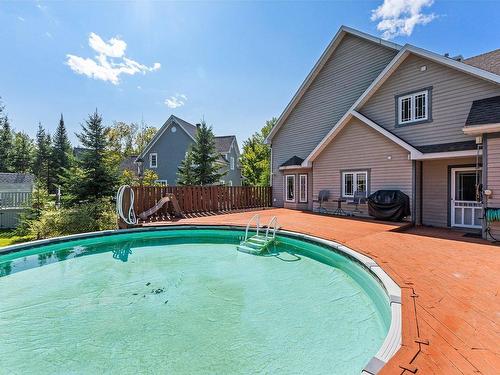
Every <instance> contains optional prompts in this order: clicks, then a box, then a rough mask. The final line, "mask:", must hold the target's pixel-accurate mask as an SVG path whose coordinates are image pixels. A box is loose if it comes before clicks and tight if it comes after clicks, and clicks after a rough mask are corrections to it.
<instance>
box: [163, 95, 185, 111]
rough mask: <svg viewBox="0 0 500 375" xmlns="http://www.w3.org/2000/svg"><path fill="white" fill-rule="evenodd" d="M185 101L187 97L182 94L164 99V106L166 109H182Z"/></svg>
mask: <svg viewBox="0 0 500 375" xmlns="http://www.w3.org/2000/svg"><path fill="white" fill-rule="evenodd" d="M186 101H187V96H186V95H184V94H175V95H173V96H171V97H170V98H167V99H165V105H166V106H167V107H168V108H172V109H174V108H178V107H182V106H183V105H184V104H186Z"/></svg>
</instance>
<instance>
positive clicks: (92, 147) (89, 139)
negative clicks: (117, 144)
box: [71, 110, 118, 201]
mask: <svg viewBox="0 0 500 375" xmlns="http://www.w3.org/2000/svg"><path fill="white" fill-rule="evenodd" d="M77 137H78V139H79V140H80V142H81V144H82V146H83V147H85V148H86V152H84V153H83V156H82V160H81V161H80V168H81V169H82V171H83V175H84V178H83V179H82V180H81V181H80V183H79V186H75V184H73V186H72V187H71V192H72V193H73V195H74V196H75V197H76V198H77V199H78V200H80V201H85V200H90V201H92V200H96V199H99V198H101V197H112V196H113V195H114V193H115V188H116V186H117V184H118V170H117V165H116V164H113V163H112V162H111V161H110V158H109V153H108V149H107V147H108V144H109V143H108V137H107V128H106V127H105V126H104V125H103V123H102V117H101V115H99V113H97V110H96V111H95V112H94V113H92V114H90V115H89V118H88V119H87V120H86V121H85V124H82V132H81V133H79V134H77Z"/></svg>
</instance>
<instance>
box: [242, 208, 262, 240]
mask: <svg viewBox="0 0 500 375" xmlns="http://www.w3.org/2000/svg"><path fill="white" fill-rule="evenodd" d="M255 218H257V220H255V222H256V224H257V236H258V235H259V221H260V215H259V214H255V215H253V216H252V218H251V219H250V220H248V223H247V227H246V229H245V241H246V240H247V239H248V228H250V224H252V221H254V219H255Z"/></svg>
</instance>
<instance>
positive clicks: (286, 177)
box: [285, 174, 296, 203]
mask: <svg viewBox="0 0 500 375" xmlns="http://www.w3.org/2000/svg"><path fill="white" fill-rule="evenodd" d="M289 179H290V180H293V198H292V199H288V180H289ZM295 190H296V185H295V175H294V174H287V175H285V202H290V203H295Z"/></svg>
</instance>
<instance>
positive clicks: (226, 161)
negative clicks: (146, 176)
mask: <svg viewBox="0 0 500 375" xmlns="http://www.w3.org/2000/svg"><path fill="white" fill-rule="evenodd" d="M196 131H197V126H196V125H193V124H190V123H189V122H187V121H184V120H183V119H181V118H179V117H176V116H174V115H171V116H170V117H169V118H168V120H167V121H166V122H165V123H164V124H163V126H162V127H161V128H160V129H159V130H158V131H157V132H156V134H155V136H154V137H153V139H152V140H151V141H150V142H149V143H148V144H147V146H146V147H145V148H144V151H143V152H142V153H141V154H140V155H139V156H138V157H137V159H136V162H137V160H142V161H143V163H144V164H143V165H144V169H151V170H153V171H155V172H156V174H158V176H159V180H160V182H163V183H165V184H168V185H175V184H176V182H177V171H178V167H179V165H180V163H181V161H182V160H184V158H185V157H186V153H187V151H188V149H189V146H191V145H192V144H193V143H194V142H195V137H196ZM215 146H216V150H217V152H218V153H219V154H220V158H219V160H218V163H219V164H220V171H221V172H222V173H225V175H224V176H223V177H222V179H221V181H220V182H219V183H220V184H221V185H228V186H239V185H241V166H240V163H239V158H240V151H239V147H238V142H237V141H236V136H234V135H228V136H216V137H215Z"/></svg>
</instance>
